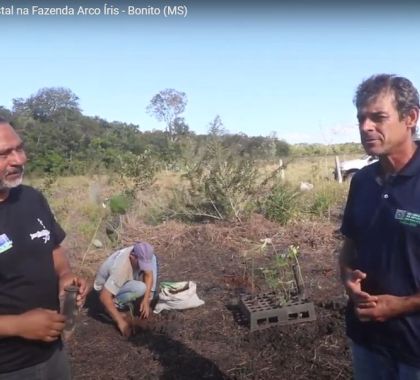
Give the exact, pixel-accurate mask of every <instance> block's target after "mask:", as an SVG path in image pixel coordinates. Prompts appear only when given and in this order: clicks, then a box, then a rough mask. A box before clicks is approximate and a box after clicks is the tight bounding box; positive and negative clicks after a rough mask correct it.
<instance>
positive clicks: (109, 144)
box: [0, 87, 360, 187]
mask: <svg viewBox="0 0 420 380" xmlns="http://www.w3.org/2000/svg"><path fill="white" fill-rule="evenodd" d="M145 106H146V105H145ZM186 106H187V96H186V94H185V93H183V92H180V91H177V90H174V89H166V90H163V91H161V92H159V93H158V94H157V95H155V96H154V97H153V98H152V99H151V101H150V104H149V105H148V106H147V107H146V108H147V110H148V112H149V113H150V114H151V115H153V116H155V117H156V118H157V119H158V120H159V121H162V122H163V123H164V124H165V131H152V132H148V131H144V132H142V131H141V130H140V127H141V126H138V125H133V124H127V123H123V122H117V121H114V122H108V121H106V120H103V119H101V118H99V117H89V116H85V115H83V113H82V111H81V109H80V106H79V98H78V96H77V95H76V94H74V93H73V92H72V91H71V90H70V89H67V88H62V87H51V88H42V89H40V90H39V91H38V92H37V93H35V94H33V95H31V96H29V97H28V98H26V99H23V98H18V99H13V107H12V109H11V110H9V109H7V108H5V107H0V116H3V117H6V118H7V119H9V120H11V122H12V124H13V125H14V126H15V128H16V129H17V130H18V131H19V133H20V134H21V135H22V137H23V138H24V140H25V144H26V149H27V152H28V154H29V157H30V161H29V163H28V170H29V172H30V173H32V174H34V175H42V176H44V175H46V174H48V173H50V174H52V175H56V176H58V175H60V176H62V175H65V176H69V175H80V174H88V175H91V174H92V173H95V174H97V173H109V172H110V171H111V172H118V171H119V170H120V169H121V165H122V163H123V164H127V165H130V163H131V164H133V165H135V163H136V158H135V157H139V158H138V159H137V163H140V162H142V161H143V160H144V159H145V155H146V156H147V159H148V160H149V161H153V166H154V167H155V168H156V169H159V168H160V169H174V170H187V171H188V170H190V169H191V167H192V166H193V165H195V164H196V163H197V162H196V160H195V158H196V157H202V156H203V154H205V152H206V150H207V148H208V145H209V144H210V143H211V141H212V140H213V139H214V137H215V136H217V138H218V139H219V142H220V144H221V146H222V147H223V148H225V149H227V150H228V151H229V152H230V154H231V155H232V156H233V157H242V158H248V159H250V160H252V161H278V159H279V158H287V157H289V158H290V157H302V156H313V155H327V154H352V153H353V154H354V153H359V152H360V147H359V144H342V145H336V146H327V145H321V144H299V145H294V146H290V145H289V144H288V143H287V142H285V141H284V140H282V139H281V138H277V136H276V135H275V134H271V135H270V136H266V137H263V136H255V137H249V136H247V135H245V134H230V133H228V132H227V131H226V129H225V127H224V125H223V122H222V120H221V118H220V116H216V117H215V118H214V120H213V121H211V122H210V124H209V133H208V134H206V135H197V134H195V133H193V132H192V131H191V130H190V128H189V125H188V124H187V121H186V120H185V119H184V118H183V117H182V113H183V112H184V110H185V108H186ZM148 180H149V179H148ZM140 187H141V186H140Z"/></svg>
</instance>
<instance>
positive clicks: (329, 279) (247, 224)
mask: <svg viewBox="0 0 420 380" xmlns="http://www.w3.org/2000/svg"><path fill="white" fill-rule="evenodd" d="M332 165H333V161H332V159H331V158H322V159H318V160H308V161H302V162H291V163H290V164H289V166H288V168H287V170H286V178H287V179H288V180H289V181H290V182H292V183H295V184H298V183H299V182H300V181H310V182H312V183H314V185H315V186H314V189H313V190H312V192H310V193H308V194H304V195H302V199H303V201H304V202H312V203H310V207H309V208H308V210H312V211H311V212H310V213H303V212H296V213H294V214H293V217H292V218H290V220H288V223H287V224H280V223H278V222H275V221H270V220H268V219H266V218H265V217H263V216H262V215H260V214H258V213H251V215H250V216H249V217H248V218H246V219H243V220H241V221H239V220H237V219H230V220H218V221H215V222H213V221H212V222H209V221H206V222H201V223H185V222H181V221H176V220H164V221H162V220H160V219H159V218H157V215H158V214H159V211H161V210H162V209H164V208H165V207H167V205H168V204H169V203H168V202H169V201H168V198H169V196H170V194H171V191H172V189H173V188H176V187H178V186H179V182H180V177H179V175H178V173H170V172H163V173H159V175H158V178H157V181H156V182H155V183H154V185H153V186H152V187H151V188H149V189H148V190H147V191H143V192H141V194H138V196H137V199H136V203H135V204H134V205H133V206H132V207H131V208H130V210H129V211H128V212H127V213H126V214H125V215H121V216H119V217H118V219H119V220H118V222H120V223H119V226H118V227H117V228H116V229H115V233H116V238H115V236H114V240H110V239H109V238H108V237H107V236H106V234H105V230H106V226H107V224H109V223H110V220H111V219H112V218H111V217H110V215H109V211H108V209H107V208H103V207H102V206H101V203H102V200H106V199H108V198H109V197H111V196H112V195H113V194H115V192H116V191H117V190H116V185H115V183H113V181H112V179H110V178H108V177H92V178H89V179H88V178H82V177H80V178H62V179H60V180H59V181H58V182H54V183H48V182H46V181H43V182H42V181H41V182H39V181H38V182H36V181H35V182H34V184H35V185H37V186H39V187H41V188H43V190H44V191H45V192H46V193H47V195H48V196H49V199H50V202H51V204H52V207H53V209H54V211H55V214H56V216H57V219H58V220H59V221H60V223H61V224H62V225H63V227H64V228H65V229H66V230H67V233H68V237H67V239H66V245H67V248H68V250H69V254H70V258H71V261H72V263H73V266H74V268H75V270H76V271H79V272H80V273H83V274H84V275H85V276H86V277H88V278H89V280H90V281H92V280H93V277H94V274H95V271H96V269H97V267H98V265H99V264H100V263H101V261H102V260H104V259H105V257H107V255H109V254H110V253H111V252H112V251H113V250H114V249H115V248H117V247H121V246H123V245H124V244H130V243H131V242H133V241H135V240H144V241H148V242H149V243H151V244H152V245H153V246H154V247H155V250H156V252H157V254H158V256H159V259H160V264H161V280H162V281H165V280H168V281H184V280H193V281H195V282H196V283H197V293H198V295H199V297H200V298H201V299H203V300H204V301H205V304H204V305H202V306H200V307H198V308H196V309H188V310H184V311H164V312H162V313H161V314H158V315H153V316H152V318H151V319H149V320H147V321H144V322H143V323H142V325H141V326H140V327H139V328H138V329H137V333H136V334H135V335H134V336H133V337H131V338H129V339H128V340H127V339H125V338H123V337H121V336H120V334H119V333H118V331H117V330H116V329H115V328H114V326H113V325H112V324H110V323H107V322H106V321H104V320H102V319H101V318H99V317H98V316H97V315H96V314H95V312H94V311H95V302H96V300H95V297H94V296H93V295H91V297H90V298H89V302H88V305H87V307H86V308H85V309H84V310H83V312H82V313H81V315H80V318H79V321H78V325H77V328H76V331H75V333H74V335H73V337H72V338H71V340H70V341H69V342H68V343H67V347H68V351H69V354H70V358H71V363H72V368H73V373H74V378H75V379H103V378H108V379H287V378H292V379H351V368H350V357H349V350H348V347H347V344H346V338H345V334H344V322H343V313H344V308H345V296H344V294H343V289H342V287H341V285H340V283H339V281H338V275H337V253H338V249H339V247H340V244H341V236H340V233H339V232H338V228H339V226H340V217H341V213H342V208H343V205H344V201H345V194H346V192H347V188H348V187H347V184H341V185H339V184H336V183H334V182H332V181H331V180H330V179H329V177H331V170H332ZM293 168H294V169H293ZM292 169H293V170H292ZM291 173H293V174H291ZM327 178H328V180H327ZM320 194H321V198H320V199H323V200H324V201H325V200H326V201H325V202H324V203H321V204H320V203H319V202H318V198H319V197H320ZM327 195H328V196H327ZM317 202H318V203H317ZM105 203H106V202H105ZM314 204H317V205H320V206H319V208H314V207H313V205H314ZM324 206H325V207H324ZM297 211H299V210H297ZM114 219H115V218H114ZM265 239H270V240H265ZM264 241H266V242H267V241H269V244H266V245H264V244H263V242H264ZM99 243H101V244H99ZM291 245H293V246H298V247H299V248H298V250H299V256H298V258H299V263H300V267H301V271H302V275H303V278H304V283H305V292H306V295H307V296H308V297H309V299H310V300H311V301H312V302H314V304H315V310H316V315H317V319H316V321H315V322H307V323H300V324H294V325H287V326H282V327H272V328H269V329H266V330H261V331H255V332H252V333H251V332H250V331H249V328H248V327H247V325H246V323H244V321H243V320H242V319H241V315H240V313H239V308H238V300H239V297H240V295H241V294H258V293H260V292H265V291H268V290H270V283H269V281H267V276H266V275H264V273H267V272H266V270H267V269H272V268H273V258H274V257H275V256H276V254H277V253H278V252H285V251H287V249H288V247H290V246H291Z"/></svg>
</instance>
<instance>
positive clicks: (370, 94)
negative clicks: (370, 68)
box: [353, 74, 420, 119]
mask: <svg viewBox="0 0 420 380" xmlns="http://www.w3.org/2000/svg"><path fill="white" fill-rule="evenodd" d="M384 91H385V92H386V91H392V93H393V94H394V100H395V108H396V109H397V111H398V115H399V116H400V119H402V118H404V117H405V116H407V115H408V113H409V112H410V111H411V110H412V109H413V108H417V109H419V108H420V105H419V93H418V92H417V89H416V88H415V87H414V85H413V83H411V82H410V81H409V80H408V79H407V78H404V77H399V76H397V75H394V74H378V75H372V76H371V77H370V78H368V79H366V80H364V81H363V82H362V83H361V84H360V85H359V87H357V90H356V94H355V96H354V99H353V103H354V105H355V106H356V107H357V109H358V110H360V109H361V108H363V107H365V106H367V105H368V104H369V103H370V102H372V101H373V100H375V99H376V98H377V97H378V95H380V94H381V93H383V92H384Z"/></svg>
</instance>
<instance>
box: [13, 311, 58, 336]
mask: <svg viewBox="0 0 420 380" xmlns="http://www.w3.org/2000/svg"><path fill="white" fill-rule="evenodd" d="M64 322H65V317H64V316H63V315H61V314H58V313H57V312H56V311H53V310H48V309H33V310H30V311H27V312H26V313H23V314H20V315H19V316H18V318H17V320H16V335H17V336H20V337H21V338H24V339H29V340H40V341H43V342H53V341H55V340H57V339H58V338H59V337H60V334H61V332H62V331H63V329H64Z"/></svg>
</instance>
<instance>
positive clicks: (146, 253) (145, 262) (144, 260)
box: [133, 242, 154, 272]
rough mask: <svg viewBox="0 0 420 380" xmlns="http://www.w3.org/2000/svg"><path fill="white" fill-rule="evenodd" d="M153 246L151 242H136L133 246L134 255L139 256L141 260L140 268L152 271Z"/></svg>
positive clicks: (138, 258) (138, 259)
mask: <svg viewBox="0 0 420 380" xmlns="http://www.w3.org/2000/svg"><path fill="white" fill-rule="evenodd" d="M153 255H154V251H153V247H152V246H151V245H150V244H149V243H143V242H141V243H136V244H134V247H133V256H135V257H136V258H137V261H138V262H139V268H140V270H142V271H147V272H150V271H152V269H153V266H152V260H153Z"/></svg>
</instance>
